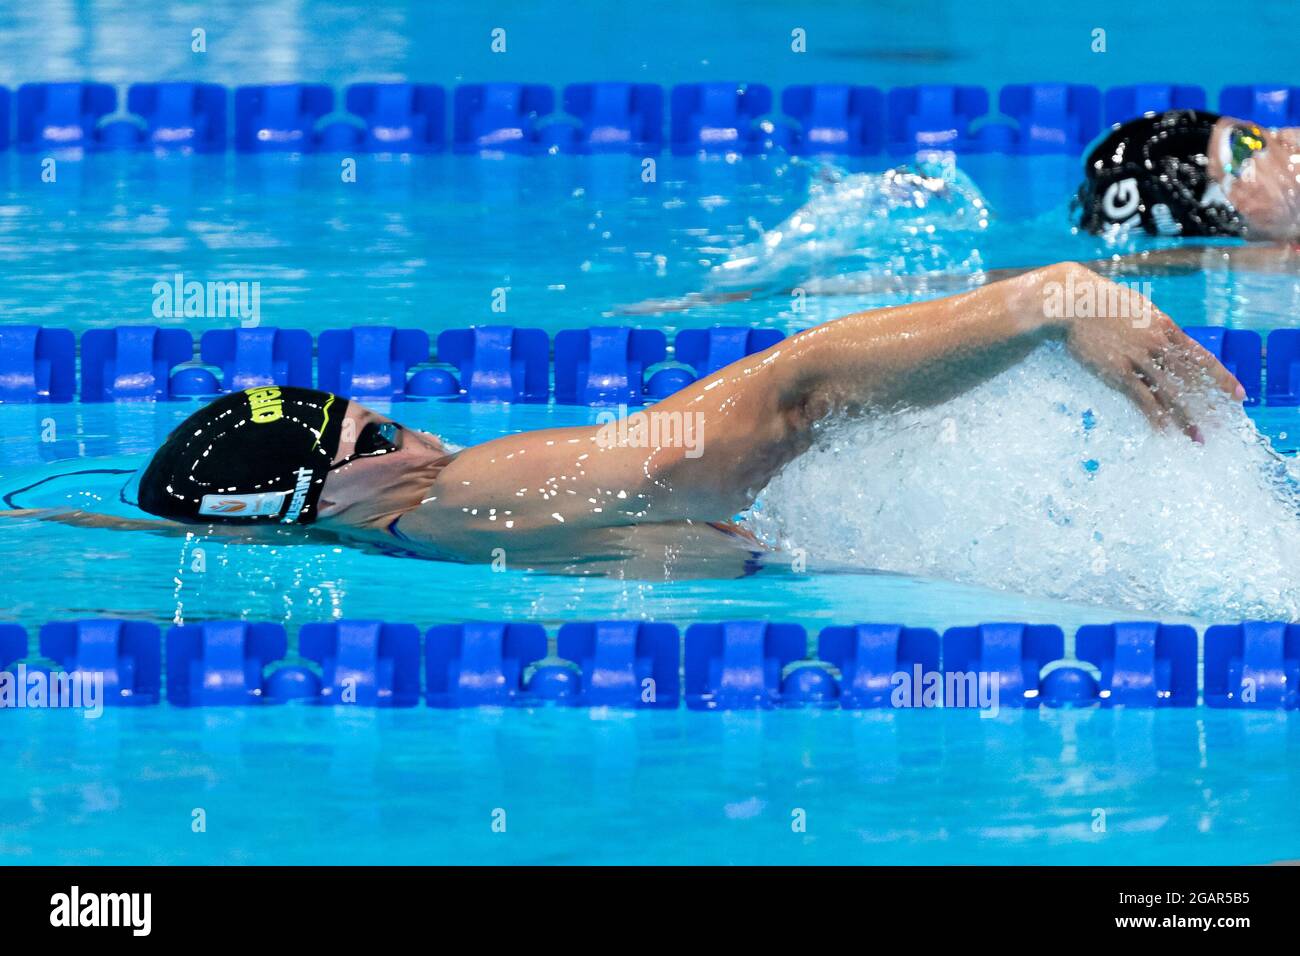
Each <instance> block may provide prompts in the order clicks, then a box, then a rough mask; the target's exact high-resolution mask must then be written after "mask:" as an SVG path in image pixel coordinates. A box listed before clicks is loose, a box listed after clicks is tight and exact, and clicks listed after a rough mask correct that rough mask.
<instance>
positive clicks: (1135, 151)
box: [1074, 110, 1242, 236]
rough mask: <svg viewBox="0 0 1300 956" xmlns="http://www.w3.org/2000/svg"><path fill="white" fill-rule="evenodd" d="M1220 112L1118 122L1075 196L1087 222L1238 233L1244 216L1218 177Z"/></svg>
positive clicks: (1158, 230)
mask: <svg viewBox="0 0 1300 956" xmlns="http://www.w3.org/2000/svg"><path fill="white" fill-rule="evenodd" d="M1218 119H1219V117H1218V116H1217V115H1216V114H1214V113H1204V112H1201V111H1199V110H1170V111H1169V112H1166V113H1148V114H1146V115H1145V116H1143V117H1141V118H1139V119H1135V120H1130V121H1129V122H1127V123H1120V124H1116V126H1115V127H1113V128H1112V129H1111V131H1110V133H1109V134H1107V136H1106V137H1105V138H1104V139H1103V140H1102V141H1101V142H1100V143H1098V144H1097V146H1096V147H1095V148H1094V149H1093V150H1092V152H1090V153H1089V154H1088V158H1087V159H1086V160H1085V161H1084V168H1083V172H1084V176H1085V179H1084V182H1083V185H1082V186H1080V187H1079V192H1078V195H1077V196H1076V197H1075V200H1074V208H1075V209H1076V210H1077V212H1078V215H1079V220H1078V222H1079V227H1080V228H1081V229H1084V230H1086V231H1088V232H1103V231H1105V230H1106V229H1108V228H1110V227H1112V226H1125V225H1130V226H1136V225H1139V224H1140V225H1141V226H1142V228H1143V229H1145V230H1146V231H1147V232H1149V233H1151V234H1152V235H1158V236H1223V235H1228V236H1235V235H1239V234H1240V233H1241V228H1242V222H1241V218H1240V216H1238V214H1237V211H1236V210H1235V209H1233V208H1232V205H1231V203H1229V202H1228V199H1227V197H1226V196H1224V194H1223V190H1222V189H1221V188H1220V186H1219V184H1218V183H1217V182H1216V181H1215V180H1214V179H1212V178H1211V177H1210V173H1209V158H1208V156H1207V152H1208V150H1209V147H1210V136H1211V134H1212V133H1213V131H1214V124H1215V123H1216V122H1217V121H1218Z"/></svg>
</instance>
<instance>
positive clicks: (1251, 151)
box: [1219, 123, 1264, 179]
mask: <svg viewBox="0 0 1300 956" xmlns="http://www.w3.org/2000/svg"><path fill="white" fill-rule="evenodd" d="M1263 148H1264V133H1263V131H1262V130H1261V129H1260V128H1259V127H1258V126H1255V125H1254V124H1253V123H1252V124H1251V125H1250V126H1234V127H1233V128H1232V129H1230V130H1229V131H1228V135H1227V137H1226V138H1225V139H1224V141H1223V145H1222V146H1220V148H1219V159H1220V160H1221V161H1222V163H1223V174H1224V175H1225V176H1233V177H1235V178H1237V179H1240V178H1242V176H1243V175H1247V174H1248V173H1247V171H1248V170H1249V168H1250V166H1251V165H1252V164H1251V161H1250V158H1251V157H1252V156H1254V155H1255V154H1256V153H1258V152H1259V151H1260V150H1262V149H1263Z"/></svg>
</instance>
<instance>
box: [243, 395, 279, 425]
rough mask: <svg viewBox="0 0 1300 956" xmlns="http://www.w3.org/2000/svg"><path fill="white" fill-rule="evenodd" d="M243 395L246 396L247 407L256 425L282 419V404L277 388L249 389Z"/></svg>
mask: <svg viewBox="0 0 1300 956" xmlns="http://www.w3.org/2000/svg"><path fill="white" fill-rule="evenodd" d="M245 394H246V395H247V396H248V407H249V409H250V410H251V411H252V413H253V421H254V422H256V423H257V424H258V425H265V424H266V423H267V422H273V421H276V420H278V419H280V418H282V417H284V402H283V401H282V400H281V398H280V390H279V389H278V388H275V387H266V388H250V389H249V390H248V391H247V392H245Z"/></svg>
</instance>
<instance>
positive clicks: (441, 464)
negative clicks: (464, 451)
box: [388, 451, 460, 541]
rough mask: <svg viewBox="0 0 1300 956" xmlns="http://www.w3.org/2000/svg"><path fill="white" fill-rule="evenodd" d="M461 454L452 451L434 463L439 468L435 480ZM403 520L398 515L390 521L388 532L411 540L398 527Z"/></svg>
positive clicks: (398, 537) (404, 539) (402, 539)
mask: <svg viewBox="0 0 1300 956" xmlns="http://www.w3.org/2000/svg"><path fill="white" fill-rule="evenodd" d="M459 454H460V452H458V451H456V452H452V453H451V454H450V455H445V456H443V457H442V458H439V459H438V460H437V461H435V462H434V463H433V467H434V468H436V469H438V470H437V471H436V472H434V475H433V480H434V481H437V480H438V476H439V475H441V474H442V470H443V469H444V468H446V467H447V466H448V465H450V464H451V463H452V462H453V461H455V460H456V456H457V455H459ZM401 520H402V516H401V515H398V516H397V517H396V518H394V519H393V520H392V521H390V522H389V523H388V533H389V534H391V535H392V536H393V537H394V538H396V539H397V540H398V541H411V540H412V539H411V538H409V537H408V536H407V535H405V534H403V533H402V531H401V529H400V528H398V527H397V522H399V521H401Z"/></svg>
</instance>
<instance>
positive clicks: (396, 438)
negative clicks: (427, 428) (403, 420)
mask: <svg viewBox="0 0 1300 956" xmlns="http://www.w3.org/2000/svg"><path fill="white" fill-rule="evenodd" d="M401 447H402V426H401V425H399V424H397V422H371V423H370V424H369V425H366V426H365V427H364V428H362V429H361V434H359V435H357V443H356V445H355V447H354V448H353V450H352V454H350V455H348V456H347V457H346V458H344V459H342V460H341V461H338V462H336V463H335V464H333V465H330V467H329V469H328V470H329V471H334V470H335V469H336V468H342V467H343V466H344V465H346V464H349V463H350V462H354V461H356V460H357V459H358V458H373V457H375V456H376V455H387V454H389V453H390V452H395V451H398V450H399V449H400V448H401Z"/></svg>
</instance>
